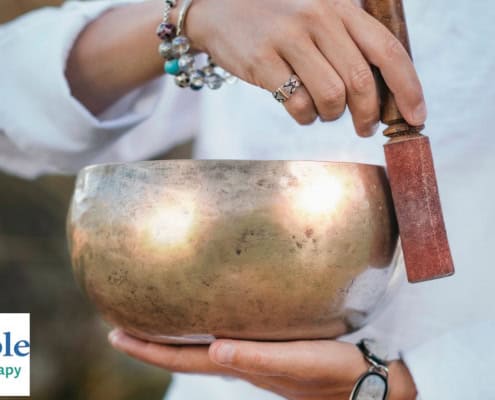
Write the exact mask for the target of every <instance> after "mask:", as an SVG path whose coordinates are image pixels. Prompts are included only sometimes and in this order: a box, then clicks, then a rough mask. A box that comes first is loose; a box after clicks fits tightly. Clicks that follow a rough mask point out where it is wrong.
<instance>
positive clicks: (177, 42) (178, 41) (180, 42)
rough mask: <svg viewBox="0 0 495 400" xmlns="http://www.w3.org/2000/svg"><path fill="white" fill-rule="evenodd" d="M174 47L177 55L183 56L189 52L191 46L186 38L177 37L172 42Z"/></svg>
mask: <svg viewBox="0 0 495 400" xmlns="http://www.w3.org/2000/svg"><path fill="white" fill-rule="evenodd" d="M172 47H173V49H174V52H175V54H177V55H180V56H181V55H183V54H186V53H187V52H188V51H189V49H190V48H191V45H190V44H189V39H188V38H186V37H185V36H177V37H176V38H174V39H173V40H172Z"/></svg>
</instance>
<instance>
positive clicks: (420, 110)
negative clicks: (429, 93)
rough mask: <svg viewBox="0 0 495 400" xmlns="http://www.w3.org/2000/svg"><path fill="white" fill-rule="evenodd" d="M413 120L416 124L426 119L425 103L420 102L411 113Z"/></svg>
mask: <svg viewBox="0 0 495 400" xmlns="http://www.w3.org/2000/svg"><path fill="white" fill-rule="evenodd" d="M413 118H414V122H415V123H416V124H418V125H419V124H422V123H423V122H425V120H426V105H425V103H421V104H420V105H419V106H418V107H416V109H415V110H414V113H413Z"/></svg>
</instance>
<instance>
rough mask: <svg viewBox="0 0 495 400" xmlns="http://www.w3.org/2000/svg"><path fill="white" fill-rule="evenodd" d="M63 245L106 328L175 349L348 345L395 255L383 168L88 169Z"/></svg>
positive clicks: (163, 165)
mask: <svg viewBox="0 0 495 400" xmlns="http://www.w3.org/2000/svg"><path fill="white" fill-rule="evenodd" d="M68 238H69V243H70V249H71V256H72V262H73V266H74V272H75V276H76V279H77V280H78V282H79V284H80V285H81V287H82V288H83V289H84V290H85V292H86V293H87V295H88V297H89V298H90V299H91V301H93V302H94V303H95V304H96V306H97V307H98V309H99V310H100V312H101V313H102V314H103V316H104V318H105V319H107V320H108V321H109V322H111V323H112V324H114V325H117V326H119V327H121V328H123V329H124V330H126V331H127V332H128V333H130V334H133V335H135V336H138V337H141V338H144V339H148V340H153V341H159V342H172V343H204V342H208V341H211V340H212V338H213V337H230V338H243V339H258V340H288V339H302V338H330V337H335V336H338V335H341V334H343V333H346V332H349V331H351V330H353V329H356V328H358V327H360V326H361V325H362V324H363V323H364V322H365V321H366V320H367V318H368V317H369V315H370V313H371V312H372V311H373V310H374V309H375V308H376V306H377V304H378V303H379V302H380V301H381V300H382V299H383V297H384V295H385V292H386V291H387V290H388V289H389V286H390V281H391V280H393V279H392V278H393V273H394V270H395V265H396V255H397V253H398V252H397V250H396V248H397V229H396V221H395V217H394V214H393V205H392V203H391V196H390V192H389V187H388V184H387V180H386V176H385V172H384V169H383V168H381V167H377V166H369V165H359V164H346V163H330V162H304V161H303V162H299V161H297V162H295V161H194V160H181V161H152V162H141V163H134V164H120V165H117V164H115V165H102V166H95V167H89V168H86V169H85V170H83V171H82V172H81V173H80V174H79V177H78V180H77V184H76V190H75V193H74V197H73V201H72V205H71V210H70V212H69V216H68Z"/></svg>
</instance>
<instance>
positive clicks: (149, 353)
mask: <svg viewBox="0 0 495 400" xmlns="http://www.w3.org/2000/svg"><path fill="white" fill-rule="evenodd" d="M108 340H109V342H110V344H111V345H112V346H113V347H114V348H115V349H117V350H119V351H122V352H124V353H126V354H128V355H129V356H131V357H134V358H136V359H138V360H141V361H143V362H146V363H148V364H152V365H155V366H157V367H160V368H164V369H166V370H169V371H174V372H189V373H199V374H222V375H227V374H229V370H228V369H226V368H223V367H221V366H220V365H218V364H215V363H213V362H212V361H211V360H210V359H209V357H208V347H207V346H167V345H160V344H155V343H149V342H144V341H142V340H139V339H135V338H133V337H131V336H128V335H126V334H125V333H124V332H122V331H120V330H114V331H112V332H110V334H109V335H108Z"/></svg>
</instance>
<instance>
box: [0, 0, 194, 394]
mask: <svg viewBox="0 0 495 400" xmlns="http://www.w3.org/2000/svg"><path fill="white" fill-rule="evenodd" d="M61 2H62V1H60V0H0V23H3V22H6V21H9V20H11V19H13V18H15V17H17V16H19V15H21V14H23V13H25V12H28V11H30V10H33V9H35V8H37V7H41V6H45V5H52V6H55V5H58V4H60V3H61ZM5 100H6V99H1V101H5ZM190 149H191V144H190V143H189V144H186V145H183V146H180V147H177V148H176V149H173V150H172V151H171V152H169V153H168V154H167V155H164V156H162V157H159V158H188V157H190ZM73 185H74V177H70V176H47V177H42V178H40V179H37V180H34V181H28V180H23V179H20V178H17V177H14V176H9V175H7V174H3V173H1V172H0V313H17V312H29V313H31V348H32V353H31V394H32V396H31V398H33V399H36V400H88V399H91V400H131V399H133V400H135V399H146V400H154V399H162V398H163V394H164V393H165V390H166V387H167V385H168V383H169V381H170V376H169V375H168V374H167V373H166V372H164V371H161V370H159V369H157V368H153V367H150V366H146V365H144V364H141V363H139V362H137V361H134V360H132V359H130V358H129V357H126V356H124V355H122V354H119V353H117V352H116V351H114V350H112V349H111V348H110V346H109V345H108V344H107V340H106V336H107V332H108V330H109V327H108V326H106V324H105V323H104V322H103V321H102V320H101V319H100V318H99V316H98V315H97V314H96V312H95V310H94V309H93V307H92V306H91V304H89V302H88V301H87V300H86V299H85V298H84V296H83V295H82V293H81V292H80V291H79V289H78V288H77V286H76V285H75V282H74V279H73V277H72V272H71V266H70V262H69V256H68V252H67V247H66V240H65V216H66V213H67V209H68V206H69V201H70V197H71V195H72V190H73ZM17 398H18V397H17Z"/></svg>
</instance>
